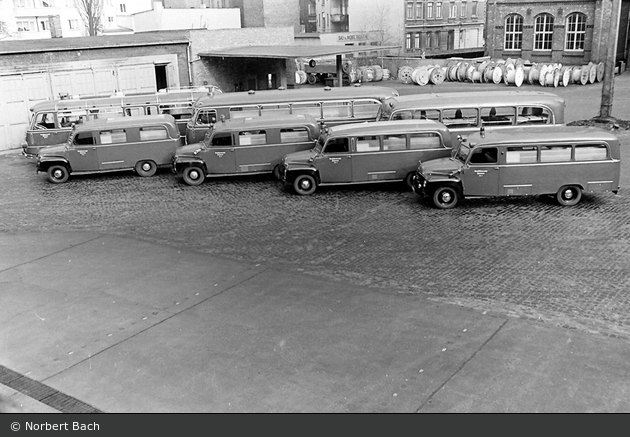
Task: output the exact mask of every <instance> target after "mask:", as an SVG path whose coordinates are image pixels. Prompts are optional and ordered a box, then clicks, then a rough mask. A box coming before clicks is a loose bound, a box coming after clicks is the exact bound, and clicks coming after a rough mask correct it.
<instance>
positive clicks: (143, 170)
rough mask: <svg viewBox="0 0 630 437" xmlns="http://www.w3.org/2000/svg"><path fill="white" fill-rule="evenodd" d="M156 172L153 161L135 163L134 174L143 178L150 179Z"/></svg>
mask: <svg viewBox="0 0 630 437" xmlns="http://www.w3.org/2000/svg"><path fill="white" fill-rule="evenodd" d="M156 171H157V165H155V162H153V161H138V162H137V163H136V173H138V176H142V177H143V178H148V177H151V176H153V175H154V174H155V172H156Z"/></svg>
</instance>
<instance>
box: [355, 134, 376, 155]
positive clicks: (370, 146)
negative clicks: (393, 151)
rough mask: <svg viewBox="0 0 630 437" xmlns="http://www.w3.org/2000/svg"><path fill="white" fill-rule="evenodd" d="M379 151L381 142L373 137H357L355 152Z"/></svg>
mask: <svg viewBox="0 0 630 437" xmlns="http://www.w3.org/2000/svg"><path fill="white" fill-rule="evenodd" d="M379 150H381V142H380V141H379V138H378V137H377V136H375V135H371V136H364V137H357V152H376V151H379Z"/></svg>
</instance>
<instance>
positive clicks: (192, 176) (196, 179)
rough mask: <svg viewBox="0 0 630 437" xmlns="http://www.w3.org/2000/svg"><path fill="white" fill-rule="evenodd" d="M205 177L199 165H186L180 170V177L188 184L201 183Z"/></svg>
mask: <svg viewBox="0 0 630 437" xmlns="http://www.w3.org/2000/svg"><path fill="white" fill-rule="evenodd" d="M205 178H206V175H205V174H204V173H203V170H202V169H201V168H200V167H195V166H192V167H186V168H185V169H184V171H183V172H182V179H183V180H184V182H186V183H187V184H188V185H201V183H202V182H203V181H204V179H205Z"/></svg>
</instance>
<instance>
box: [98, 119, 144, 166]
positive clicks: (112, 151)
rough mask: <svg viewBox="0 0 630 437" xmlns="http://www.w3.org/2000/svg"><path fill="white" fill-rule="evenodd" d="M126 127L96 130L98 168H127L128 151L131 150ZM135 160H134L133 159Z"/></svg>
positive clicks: (128, 162)
mask: <svg viewBox="0 0 630 437" xmlns="http://www.w3.org/2000/svg"><path fill="white" fill-rule="evenodd" d="M129 141H133V140H132V139H131V138H128V132H127V130H126V129H120V128H119V129H108V130H102V131H99V132H98V143H99V144H98V146H97V155H98V160H99V170H103V171H107V170H119V169H122V168H129V167H131V166H132V164H130V156H129V152H130V151H131V150H132V148H131V147H130V144H129ZM134 162H135V161H134Z"/></svg>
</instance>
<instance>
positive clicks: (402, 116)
mask: <svg viewBox="0 0 630 437" xmlns="http://www.w3.org/2000/svg"><path fill="white" fill-rule="evenodd" d="M412 116H413V115H412V111H398V112H395V113H394V114H393V115H392V120H411V117H412Z"/></svg>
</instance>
